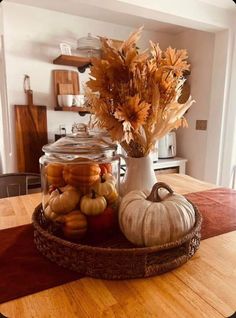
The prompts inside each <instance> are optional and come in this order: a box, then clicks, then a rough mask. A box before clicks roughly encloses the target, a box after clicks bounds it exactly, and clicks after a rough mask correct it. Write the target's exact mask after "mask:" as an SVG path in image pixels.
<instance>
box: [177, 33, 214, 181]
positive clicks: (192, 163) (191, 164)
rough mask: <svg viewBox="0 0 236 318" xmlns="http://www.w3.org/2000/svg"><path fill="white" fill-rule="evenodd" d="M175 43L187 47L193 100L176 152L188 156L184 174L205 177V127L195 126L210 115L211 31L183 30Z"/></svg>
mask: <svg viewBox="0 0 236 318" xmlns="http://www.w3.org/2000/svg"><path fill="white" fill-rule="evenodd" d="M175 45H176V47H178V48H186V49H187V50H188V54H189V62H190V64H191V75H190V76H189V79H188V80H189V83H190V86H191V95H192V97H193V98H194V99H195V101H196V103H194V104H193V105H192V107H191V108H190V109H189V111H188V112H187V114H186V119H187V121H188V124H189V127H188V128H180V129H178V130H177V149H178V155H179V156H181V157H184V158H187V159H188V163H187V174H189V175H191V176H193V177H196V178H199V179H201V180H204V177H205V176H204V173H205V162H206V152H207V135H208V130H206V131H203V130H196V120H198V119H203V120H208V119H209V108H210V94H211V76H212V61H213V55H214V34H213V33H208V32H201V31H195V30H190V31H186V32H183V33H181V34H179V35H177V36H176V38H175Z"/></svg>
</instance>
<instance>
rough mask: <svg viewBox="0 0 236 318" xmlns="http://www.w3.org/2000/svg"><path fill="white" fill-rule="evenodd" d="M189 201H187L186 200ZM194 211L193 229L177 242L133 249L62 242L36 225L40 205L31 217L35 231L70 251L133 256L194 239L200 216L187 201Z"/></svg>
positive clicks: (164, 248) (40, 208)
mask: <svg viewBox="0 0 236 318" xmlns="http://www.w3.org/2000/svg"><path fill="white" fill-rule="evenodd" d="M188 201H189V200H188ZM189 202H190V203H191V204H192V206H193V208H194V211H195V216H196V222H195V225H194V227H193V228H192V229H191V231H190V232H189V233H188V234H186V235H185V236H183V237H182V238H180V239H179V240H176V241H174V242H171V243H167V244H163V245H156V246H152V247H133V248H109V247H97V246H90V245H84V244H80V243H73V242H70V241H67V240H64V239H62V238H59V237H57V236H55V235H53V234H51V233H49V232H48V231H46V230H44V229H43V228H42V227H41V226H40V224H39V223H38V220H37V217H38V214H39V213H41V211H42V204H39V205H38V206H37V207H36V208H35V210H34V212H33V215H32V222H33V226H34V228H35V230H36V231H38V232H39V233H40V234H41V235H43V236H44V237H46V238H47V239H48V240H50V241H55V242H56V243H58V244H61V245H63V246H66V247H69V248H72V249H76V250H80V251H83V250H84V251H88V252H89V251H96V252H101V253H104V254H106V253H107V254H112V253H114V254H116V253H120V252H124V253H135V254H149V253H154V252H158V251H162V250H167V249H171V248H174V247H178V246H180V245H182V244H184V243H185V242H187V241H189V240H190V239H191V238H192V237H194V235H195V234H196V233H197V232H199V231H200V228H201V223H202V216H201V214H200V212H199V211H198V208H197V207H196V206H195V205H194V204H193V203H192V202H191V201H189Z"/></svg>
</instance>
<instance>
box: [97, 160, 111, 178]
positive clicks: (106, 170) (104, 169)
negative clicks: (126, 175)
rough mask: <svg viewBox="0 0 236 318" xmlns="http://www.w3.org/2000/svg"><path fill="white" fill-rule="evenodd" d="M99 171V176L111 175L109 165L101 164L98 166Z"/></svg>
mask: <svg viewBox="0 0 236 318" xmlns="http://www.w3.org/2000/svg"><path fill="white" fill-rule="evenodd" d="M99 167H100V169H101V173H100V174H101V176H102V175H103V174H105V173H112V165H111V163H101V164H100V165H99Z"/></svg>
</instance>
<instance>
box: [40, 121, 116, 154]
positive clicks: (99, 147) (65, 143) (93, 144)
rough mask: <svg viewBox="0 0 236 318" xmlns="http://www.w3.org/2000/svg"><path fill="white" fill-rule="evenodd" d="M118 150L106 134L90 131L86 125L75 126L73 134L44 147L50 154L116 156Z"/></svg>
mask: <svg viewBox="0 0 236 318" xmlns="http://www.w3.org/2000/svg"><path fill="white" fill-rule="evenodd" d="M116 149H117V145H116V144H114V143H112V141H111V139H110V138H109V137H108V136H107V135H106V134H104V133H96V132H93V131H89V130H88V127H87V126H86V125H85V124H76V125H73V129H72V134H70V135H67V136H66V137H62V138H60V139H59V140H57V141H56V142H54V143H52V144H47V145H45V146H43V151H44V152H45V153H49V154H51V153H56V154H74V155H75V154H76V155H99V154H101V155H103V154H104V153H106V152H107V151H109V152H111V151H112V153H114V154H115V152H116Z"/></svg>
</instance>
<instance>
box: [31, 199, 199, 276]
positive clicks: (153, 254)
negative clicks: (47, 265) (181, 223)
mask: <svg viewBox="0 0 236 318" xmlns="http://www.w3.org/2000/svg"><path fill="white" fill-rule="evenodd" d="M194 209H195V213H196V222H195V225H194V227H193V229H192V230H191V232H190V233H188V234H187V235H185V236H184V237H183V238H181V239H179V240H178V241H176V242H172V243H168V244H165V245H161V246H160V245H159V246H153V247H141V248H140V247H135V246H134V245H132V244H131V243H130V242H129V241H128V240H127V239H126V238H125V237H124V236H123V234H122V233H121V232H119V233H116V234H114V235H113V236H112V237H111V238H110V239H109V240H104V241H103V242H102V241H101V242H99V243H94V242H89V243H88V241H84V242H82V243H80V244H77V243H73V242H70V241H67V240H64V239H62V238H60V237H57V236H56V235H55V233H54V231H55V229H53V227H51V225H50V224H48V222H46V221H45V218H44V216H43V213H42V206H41V205H39V206H37V207H36V209H35V211H34V213H33V226H34V242H35V244H36V246H37V248H38V250H39V251H40V252H41V253H42V254H43V255H44V256H46V257H47V258H48V259H49V260H51V261H52V262H54V263H56V264H58V265H59V266H62V267H65V268H68V269H70V270H73V271H76V272H78V273H79V274H81V275H84V276H91V277H96V278H105V279H128V278H138V277H149V276H154V275H158V274H162V273H164V272H167V271H170V270H172V269H174V268H176V267H178V266H180V265H182V264H184V263H185V262H187V261H188V259H190V258H191V257H192V256H193V255H194V254H195V252H196V251H197V249H198V247H199V244H200V238H201V233H200V230H201V223H202V217H201V215H200V213H199V212H198V210H197V208H196V207H195V206H194Z"/></svg>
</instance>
